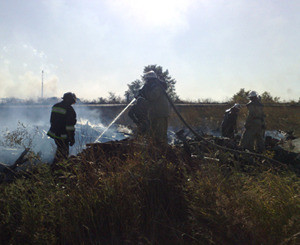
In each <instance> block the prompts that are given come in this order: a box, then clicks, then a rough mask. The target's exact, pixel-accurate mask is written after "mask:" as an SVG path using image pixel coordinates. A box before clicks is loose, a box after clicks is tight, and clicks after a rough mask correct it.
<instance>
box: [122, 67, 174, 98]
mask: <svg viewBox="0 0 300 245" xmlns="http://www.w3.org/2000/svg"><path fill="white" fill-rule="evenodd" d="M148 71H154V72H155V73H156V75H157V76H158V78H159V79H160V80H161V81H164V82H166V84H167V93H168V95H169V96H170V98H171V99H172V100H173V101H179V97H178V95H177V94H176V92H175V84H176V80H175V79H173V78H172V77H171V76H170V75H169V71H168V70H165V71H163V68H162V67H161V66H157V65H148V66H145V67H144V71H143V72H144V73H145V72H148ZM144 82H145V80H144V78H143V76H141V80H139V79H137V80H135V81H133V82H132V83H130V84H127V86H128V90H127V91H126V92H125V97H126V100H127V102H129V101H131V100H132V99H133V98H134V96H135V95H136V94H137V92H138V91H139V90H140V89H141V88H142V86H143V84H144Z"/></svg>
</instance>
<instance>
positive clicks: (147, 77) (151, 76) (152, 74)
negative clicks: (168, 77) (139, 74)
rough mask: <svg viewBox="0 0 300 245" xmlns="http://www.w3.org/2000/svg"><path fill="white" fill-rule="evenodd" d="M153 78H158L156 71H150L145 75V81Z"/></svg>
mask: <svg viewBox="0 0 300 245" xmlns="http://www.w3.org/2000/svg"><path fill="white" fill-rule="evenodd" d="M152 78H157V75H156V73H155V72H154V71H148V72H146V73H145V74H144V79H146V80H147V79H152Z"/></svg>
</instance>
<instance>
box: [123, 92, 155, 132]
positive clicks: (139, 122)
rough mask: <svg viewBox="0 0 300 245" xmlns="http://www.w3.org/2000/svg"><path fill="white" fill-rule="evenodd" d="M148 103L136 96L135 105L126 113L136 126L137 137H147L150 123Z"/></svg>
mask: <svg viewBox="0 0 300 245" xmlns="http://www.w3.org/2000/svg"><path fill="white" fill-rule="evenodd" d="M148 112H149V103H148V102H147V100H146V99H145V98H144V97H142V96H138V97H137V99H136V103H135V104H134V105H133V106H132V107H131V108H130V110H129V111H128V116H129V117H130V118H131V119H132V121H133V122H134V123H135V124H136V126H137V132H136V134H137V136H147V133H148V132H149V127H150V122H149V115H148Z"/></svg>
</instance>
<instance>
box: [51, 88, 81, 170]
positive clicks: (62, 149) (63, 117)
mask: <svg viewBox="0 0 300 245" xmlns="http://www.w3.org/2000/svg"><path fill="white" fill-rule="evenodd" d="M62 99H63V100H62V101H61V102H59V103H57V104H55V105H54V106H53V107H52V111H51V117H50V123H51V127H50V129H49V131H48V133H47V135H48V136H50V137H51V138H52V139H54V142H55V144H56V146H57V149H56V153H55V157H54V161H53V164H54V165H55V164H56V163H57V162H59V161H61V160H64V159H67V158H68V155H69V146H73V145H74V143H75V137H74V136H75V124H76V112H75V111H74V109H73V107H72V105H73V104H75V103H76V99H77V98H76V95H75V94H74V93H71V92H68V93H65V94H64V95H63V97H62Z"/></svg>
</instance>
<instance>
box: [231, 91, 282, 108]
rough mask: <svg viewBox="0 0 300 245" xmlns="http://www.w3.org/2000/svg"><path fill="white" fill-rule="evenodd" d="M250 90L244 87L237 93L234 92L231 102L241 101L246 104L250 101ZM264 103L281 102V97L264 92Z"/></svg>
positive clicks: (261, 96) (262, 95)
mask: <svg viewBox="0 0 300 245" xmlns="http://www.w3.org/2000/svg"><path fill="white" fill-rule="evenodd" d="M249 93H250V90H248V91H246V90H245V89H244V88H241V89H240V91H238V92H237V93H236V94H234V95H233V96H232V98H231V100H230V101H229V102H231V103H240V104H246V103H248V102H249V98H248V95H249ZM260 98H261V102H262V103H279V99H280V98H279V97H273V96H272V95H271V94H270V93H269V92H266V91H265V92H263V93H262V94H261V95H260Z"/></svg>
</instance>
